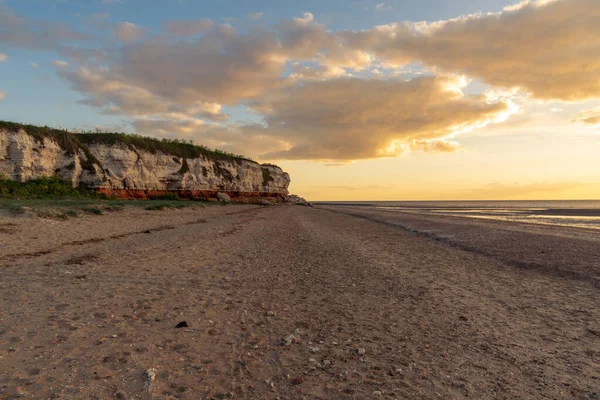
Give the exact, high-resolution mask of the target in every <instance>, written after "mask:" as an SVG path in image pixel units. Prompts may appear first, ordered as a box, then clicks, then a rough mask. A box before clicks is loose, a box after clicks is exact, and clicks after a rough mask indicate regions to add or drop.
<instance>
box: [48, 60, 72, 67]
mask: <svg viewBox="0 0 600 400" xmlns="http://www.w3.org/2000/svg"><path fill="white" fill-rule="evenodd" d="M50 65H52V66H53V67H55V68H58V69H63V68H66V67H68V66H69V63H68V62H66V61H63V60H52V61H51V62H50Z"/></svg>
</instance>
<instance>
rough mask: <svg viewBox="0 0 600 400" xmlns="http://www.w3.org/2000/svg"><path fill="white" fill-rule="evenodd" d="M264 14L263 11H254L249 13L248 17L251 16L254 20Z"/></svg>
mask: <svg viewBox="0 0 600 400" xmlns="http://www.w3.org/2000/svg"><path fill="white" fill-rule="evenodd" d="M262 16H263V13H262V12H254V13H252V14H248V18H250V19H251V20H253V21H256V20H259V19H261V18H262Z"/></svg>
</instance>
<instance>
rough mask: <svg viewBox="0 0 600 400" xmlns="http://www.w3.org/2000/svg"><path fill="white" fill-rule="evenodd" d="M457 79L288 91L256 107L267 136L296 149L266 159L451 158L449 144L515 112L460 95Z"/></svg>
mask: <svg viewBox="0 0 600 400" xmlns="http://www.w3.org/2000/svg"><path fill="white" fill-rule="evenodd" d="M460 85H461V79H459V78H456V77H422V78H416V79H413V80H411V81H408V82H407V81H404V80H392V79H389V80H380V79H369V80H364V79H356V78H337V79H332V80H328V81H314V82H309V83H305V84H302V85H297V86H295V87H293V88H288V89H287V90H286V91H285V92H282V93H280V94H278V95H274V96H271V97H270V98H267V99H263V100H261V101H259V102H258V104H255V105H254V106H255V107H256V108H257V109H259V110H260V111H261V112H263V113H264V115H265V123H266V128H265V132H266V133H267V134H269V135H271V136H273V137H276V138H278V139H281V140H284V141H286V142H287V143H290V145H291V146H290V147H289V148H288V149H285V150H281V151H277V152H273V153H269V154H265V155H264V157H265V158H268V159H320V160H355V159H364V158H374V157H389V156H396V155H398V154H402V153H404V152H406V151H410V150H425V151H449V150H455V149H456V144H455V143H452V142H448V141H447V139H448V138H450V137H453V136H455V135H458V134H460V133H461V132H463V131H466V130H469V129H473V128H475V127H482V126H485V125H487V124H489V123H491V122H494V121H499V120H500V119H502V118H503V115H504V114H505V113H506V112H507V111H508V110H509V109H510V106H509V104H507V103H505V102H503V101H499V102H496V103H489V102H487V101H486V99H485V98H484V96H476V97H468V96H465V95H463V94H462V93H461V92H460V91H457V90H455V89H456V87H457V86H460Z"/></svg>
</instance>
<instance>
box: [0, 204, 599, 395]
mask: <svg viewBox="0 0 600 400" xmlns="http://www.w3.org/2000/svg"><path fill="white" fill-rule="evenodd" d="M348 213H352V214H353V215H348ZM465 220H466V218H462V219H461V218H459V217H440V216H435V217H423V216H415V215H412V214H411V215H409V214H403V213H389V212H388V213H386V212H382V211H377V210H368V209H364V208H363V207H357V208H353V209H350V208H347V207H330V206H328V207H324V206H319V207H317V208H308V207H296V206H285V207H284V206H273V207H257V206H251V205H240V206H227V207H206V208H196V209H188V208H185V209H178V210H169V211H162V212H148V211H145V210H142V209H131V208H126V209H125V211H123V212H120V213H116V214H110V215H102V216H84V217H79V218H77V219H72V220H66V221H57V220H44V219H19V218H9V217H0V235H1V237H2V243H3V246H2V248H1V249H0V265H1V266H2V270H3V283H2V287H1V288H2V290H1V291H2V298H3V307H2V317H1V318H2V321H3V327H2V334H1V335H0V344H1V345H2V347H3V348H6V349H8V351H7V353H5V354H4V356H3V357H2V358H0V367H1V369H2V370H3V371H5V374H4V375H3V377H1V378H0V380H1V382H0V383H1V385H0V395H1V396H2V398H5V397H6V398H11V396H13V397H14V396H18V395H23V396H27V397H33V398H52V396H54V398H74V399H75V398H142V397H141V396H143V394H144V393H145V390H146V389H145V388H144V373H145V372H146V371H148V370H149V369H154V370H155V371H156V379H155V382H154V384H153V391H154V395H155V396H156V397H157V398H181V399H198V398H206V399H211V398H277V397H279V398H306V399H363V398H377V397H379V398H389V399H393V398H436V397H440V396H441V397H442V398H448V399H462V398H465V397H469V398H480V399H486V398H525V399H529V398H531V399H533V398H545V397H549V398H561V399H563V398H564V399H569V398H573V399H581V398H586V396H587V397H588V398H593V396H595V394H594V393H597V383H598V379H599V376H598V372H597V371H598V366H599V365H600V351H599V349H598V340H599V339H598V336H599V335H600V325H599V324H598V320H597V315H598V312H599V311H600V309H599V306H598V305H599V304H600V294H599V292H598V288H597V287H596V286H594V285H595V283H596V279H597V278H598V276H599V275H600V273H599V271H598V268H599V267H598V266H597V264H596V263H594V262H593V260H595V258H593V256H594V254H596V250H597V249H598V247H599V245H600V244H599V242H598V239H597V238H596V239H594V236H593V235H587V234H586V233H585V232H583V231H582V230H578V229H562V228H561V229H550V228H547V227H533V228H531V227H527V226H525V227H523V226H510V223H499V222H496V221H491V222H490V221H483V222H482V221H473V220H468V221H465ZM542 251H543V252H542ZM557 254H562V258H557ZM519 262H521V263H522V264H518V263H519ZM536 265H537V267H535V266H536ZM181 321H186V322H187V325H188V327H187V328H181V329H177V328H175V326H176V325H177V324H178V323H179V322H181ZM288 339H289V340H288Z"/></svg>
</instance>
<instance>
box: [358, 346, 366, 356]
mask: <svg viewBox="0 0 600 400" xmlns="http://www.w3.org/2000/svg"><path fill="white" fill-rule="evenodd" d="M366 353H367V350H365V349H364V348H362V347H361V348H359V349H356V354H358V355H359V356H364V355H365V354H366Z"/></svg>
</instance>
